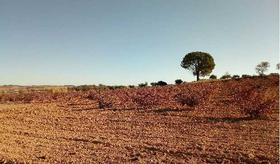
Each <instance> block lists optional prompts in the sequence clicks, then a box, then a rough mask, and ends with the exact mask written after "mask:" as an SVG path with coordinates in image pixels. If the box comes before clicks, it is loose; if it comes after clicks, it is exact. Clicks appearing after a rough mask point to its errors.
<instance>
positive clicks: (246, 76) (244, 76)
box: [241, 74, 251, 78]
mask: <svg viewBox="0 0 280 164" xmlns="http://www.w3.org/2000/svg"><path fill="white" fill-rule="evenodd" d="M241 77H242V78H250V77H251V75H247V74H243V75H242V76H241Z"/></svg>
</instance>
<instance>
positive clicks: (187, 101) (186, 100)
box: [176, 94, 198, 107]
mask: <svg viewBox="0 0 280 164" xmlns="http://www.w3.org/2000/svg"><path fill="white" fill-rule="evenodd" d="M176 101H177V102H179V103H180V105H182V106H185V105H187V106H190V107H194V106H196V105H198V98H197V97H195V96H194V95H181V94H180V95H177V96H176Z"/></svg>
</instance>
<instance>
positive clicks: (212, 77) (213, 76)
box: [209, 75, 217, 79]
mask: <svg viewBox="0 0 280 164" xmlns="http://www.w3.org/2000/svg"><path fill="white" fill-rule="evenodd" d="M209 79H217V76H216V75H211V76H210V77H209Z"/></svg>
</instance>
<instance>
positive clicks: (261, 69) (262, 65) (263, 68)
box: [256, 62, 270, 76]
mask: <svg viewBox="0 0 280 164" xmlns="http://www.w3.org/2000/svg"><path fill="white" fill-rule="evenodd" d="M269 66H270V65H269V63H268V62H261V63H260V64H258V65H257V66H256V72H257V73H258V74H259V75H260V76H263V75H264V72H266V71H267V70H268V67H269Z"/></svg>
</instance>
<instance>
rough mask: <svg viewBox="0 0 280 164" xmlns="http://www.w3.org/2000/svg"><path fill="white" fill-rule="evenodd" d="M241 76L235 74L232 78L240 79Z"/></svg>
mask: <svg viewBox="0 0 280 164" xmlns="http://www.w3.org/2000/svg"><path fill="white" fill-rule="evenodd" d="M239 78H240V76H239V75H233V76H232V79H239Z"/></svg>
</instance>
